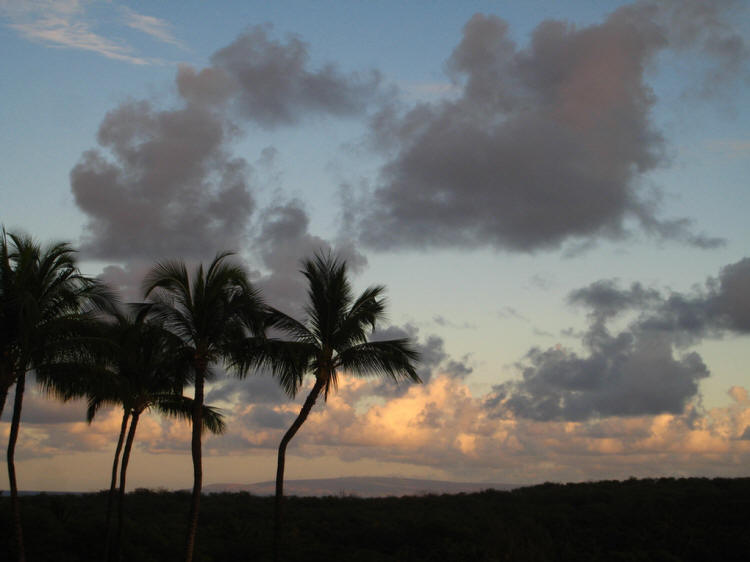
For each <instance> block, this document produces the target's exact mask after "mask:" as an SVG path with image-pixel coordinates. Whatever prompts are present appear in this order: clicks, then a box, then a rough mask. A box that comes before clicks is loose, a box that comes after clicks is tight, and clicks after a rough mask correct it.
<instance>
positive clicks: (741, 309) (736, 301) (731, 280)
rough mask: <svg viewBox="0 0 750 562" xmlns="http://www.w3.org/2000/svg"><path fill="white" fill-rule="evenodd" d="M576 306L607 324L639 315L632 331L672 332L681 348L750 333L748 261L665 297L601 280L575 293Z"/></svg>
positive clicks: (572, 300) (722, 270)
mask: <svg viewBox="0 0 750 562" xmlns="http://www.w3.org/2000/svg"><path fill="white" fill-rule="evenodd" d="M569 301H570V302H571V303H572V304H578V305H582V306H585V307H587V308H588V309H589V310H590V311H591V315H592V316H593V317H595V318H596V319H598V320H600V321H603V320H606V319H608V318H612V317H615V316H617V315H619V314H622V313H624V312H627V311H635V312H636V313H637V314H638V319H637V321H636V322H635V323H634V327H635V328H637V329H639V330H652V331H660V332H665V333H669V334H670V337H671V338H672V339H673V340H674V341H675V343H676V344H678V345H689V344H691V343H694V342H695V341H696V340H698V339H701V338H704V337H720V336H722V335H723V334H725V333H737V334H747V333H750V258H743V259H741V260H739V261H737V262H735V263H732V264H729V265H727V266H724V267H723V268H722V269H721V270H720V271H719V275H718V277H716V278H713V277H710V278H708V279H707V280H706V282H705V284H704V286H703V287H702V288H697V289H695V290H694V291H693V292H691V293H687V294H684V293H679V292H671V293H667V294H662V293H661V292H660V291H657V290H655V289H647V288H644V287H643V286H642V285H641V284H640V283H634V284H632V285H631V286H630V287H629V288H626V289H622V288H620V287H619V285H618V284H617V282H616V281H614V280H602V281H597V282H595V283H592V284H591V285H589V286H588V287H584V288H582V289H578V290H576V291H573V292H572V293H571V294H570V296H569Z"/></svg>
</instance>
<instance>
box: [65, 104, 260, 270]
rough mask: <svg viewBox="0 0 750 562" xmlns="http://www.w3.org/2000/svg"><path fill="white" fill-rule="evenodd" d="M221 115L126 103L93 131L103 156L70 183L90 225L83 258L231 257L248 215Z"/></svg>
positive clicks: (87, 160) (244, 167) (245, 191)
mask: <svg viewBox="0 0 750 562" xmlns="http://www.w3.org/2000/svg"><path fill="white" fill-rule="evenodd" d="M227 136H228V133H227V131H226V130H225V127H224V123H223V119H222V118H221V116H220V115H217V114H216V113H214V112H212V111H209V110H208V109H206V108H203V107H196V106H194V105H187V106H186V107H184V108H181V109H176V110H157V109H155V108H153V107H152V105H151V104H150V103H149V102H146V101H140V102H136V101H131V102H126V103H124V104H122V105H120V106H119V107H117V108H116V109H114V110H112V111H110V112H109V113H108V114H107V115H106V117H105V118H104V121H103V122H102V124H101V126H100V127H99V133H98V140H99V144H100V146H101V147H102V148H103V149H105V150H108V151H109V152H110V153H111V155H112V157H113V159H109V158H107V157H106V156H105V155H104V154H102V152H101V151H98V150H90V151H88V152H86V153H84V155H83V157H82V158H81V160H80V161H79V162H78V164H76V166H75V167H74V168H73V170H72V171H71V174H70V179H71V187H72V190H73V194H74V196H75V200H76V203H77V205H78V206H79V207H80V208H81V210H82V211H84V212H85V213H86V214H87V215H88V216H89V222H88V224H87V226H86V234H85V236H84V246H83V250H84V251H85V252H87V253H89V254H91V255H92V256H94V257H98V258H108V259H126V258H133V257H135V258H154V257H163V256H169V255H174V254H178V255H181V256H183V257H185V258H187V259H189V258H196V257H203V256H207V255H213V253H215V252H216V249H217V248H237V246H238V245H239V243H240V241H241V240H242V238H243V236H244V233H245V229H246V225H247V221H248V218H249V216H250V214H251V213H252V211H253V209H254V206H255V204H254V200H253V196H252V194H251V192H250V187H249V185H248V181H247V176H248V173H249V170H250V167H249V165H248V163H247V162H245V160H243V159H241V158H234V157H232V156H231V155H230V154H229V153H228V151H227V147H226V142H227Z"/></svg>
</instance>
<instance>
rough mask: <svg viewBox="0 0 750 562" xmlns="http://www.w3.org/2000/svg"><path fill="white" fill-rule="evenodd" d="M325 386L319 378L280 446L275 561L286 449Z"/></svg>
mask: <svg viewBox="0 0 750 562" xmlns="http://www.w3.org/2000/svg"><path fill="white" fill-rule="evenodd" d="M324 385H325V383H324V381H323V378H322V377H318V378H317V379H316V381H315V384H314V385H313V387H312V390H311V391H310V394H308V395H307V398H306V399H305V403H304V404H303V405H302V409H301V410H300V412H299V415H298V416H297V419H295V420H294V423H293V424H292V425H291V427H289V429H288V430H287V432H286V433H285V434H284V437H282V438H281V443H280V444H279V458H278V464H277V465H276V498H275V500H274V504H273V559H274V560H275V561H278V560H279V556H280V550H281V527H282V518H283V501H284V463H285V461H286V447H287V445H288V444H289V442H290V441H291V440H292V437H294V436H295V435H296V434H297V431H299V428H300V427H302V424H303V423H305V420H306V419H307V416H308V415H309V414H310V410H312V407H313V406H314V405H315V401H316V400H317V399H318V396H319V395H320V391H321V390H323V386H324Z"/></svg>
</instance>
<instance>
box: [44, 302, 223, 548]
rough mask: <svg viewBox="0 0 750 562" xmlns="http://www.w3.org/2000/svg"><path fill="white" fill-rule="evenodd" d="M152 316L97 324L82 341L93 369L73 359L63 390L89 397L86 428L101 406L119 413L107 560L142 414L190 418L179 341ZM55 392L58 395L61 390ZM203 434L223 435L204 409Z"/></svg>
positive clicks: (144, 309) (139, 311)
mask: <svg viewBox="0 0 750 562" xmlns="http://www.w3.org/2000/svg"><path fill="white" fill-rule="evenodd" d="M150 311H151V307H149V306H139V307H137V308H136V312H135V313H134V314H122V313H116V314H115V315H114V318H113V320H114V321H113V322H112V321H109V322H108V321H103V322H101V323H100V325H99V326H98V331H99V337H93V338H88V339H87V340H86V341H84V342H83V344H84V347H85V348H86V351H88V352H89V355H90V362H89V365H90V367H91V369H90V370H89V371H87V370H81V369H80V367H79V366H80V364H81V361H80V360H79V359H78V358H76V361H75V362H74V364H73V366H74V367H75V368H78V377H68V378H67V380H68V381H71V382H72V383H71V384H68V385H67V386H66V387H64V389H62V390H64V393H63V394H64V395H63V396H62V398H63V399H69V398H73V397H76V396H81V395H85V396H87V397H88V404H89V405H88V409H87V416H86V417H87V420H88V421H89V423H90V422H91V421H93V419H94V417H95V415H96V413H97V411H98V410H99V409H100V408H101V407H102V406H103V405H107V404H109V405H118V406H121V407H122V409H123V417H122V423H121V426H120V434H119V437H118V440H117V446H116V448H115V455H114V462H113V465H112V477H111V482H110V490H109V496H108V499H107V513H106V521H105V548H104V551H105V555H104V559H105V560H109V559H110V558H111V559H114V560H116V559H117V558H118V551H119V546H120V544H121V537H122V523H123V505H124V497H125V482H126V476H127V467H128V461H129V458H130V453H131V449H132V446H133V442H134V439H135V433H136V428H137V425H138V420H139V418H140V416H141V414H142V413H143V412H144V411H146V410H148V409H153V410H155V411H157V412H159V413H161V414H164V415H168V416H174V417H180V418H183V419H187V420H191V419H192V409H193V400H192V399H191V398H188V397H185V396H183V395H182V389H183V386H184V385H185V384H186V382H187V372H188V364H187V361H186V360H185V355H184V353H182V351H183V347H182V340H181V339H180V338H179V337H178V336H176V335H175V334H174V333H172V332H170V331H169V330H166V329H164V328H163V327H162V326H161V325H159V324H158V323H157V322H155V321H153V320H151V319H149V313H150ZM56 390H57V393H58V394H61V392H60V391H61V389H60V388H59V387H58V388H57V389H56ZM128 422H129V430H128ZM203 429H204V430H209V431H211V432H212V433H221V432H223V430H224V422H223V420H222V416H221V415H220V414H219V413H218V412H217V411H216V410H215V409H213V408H210V407H208V406H204V407H203ZM126 434H127V440H126V439H125V436H126ZM123 444H124V446H125V449H124V451H123V450H122V447H123ZM121 451H122V464H121V467H120V471H119V475H120V486H119V496H118V500H119V501H118V502H117V503H118V510H117V514H118V518H117V519H118V520H117V532H116V534H115V536H114V538H115V540H114V545H115V548H114V550H113V552H111V553H110V547H111V545H112V538H113V537H112V528H111V524H110V523H111V515H112V506H113V504H114V499H115V492H116V488H117V474H118V471H117V468H118V459H119V456H120V452H121ZM110 554H111V556H110Z"/></svg>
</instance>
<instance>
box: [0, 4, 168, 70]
mask: <svg viewBox="0 0 750 562" xmlns="http://www.w3.org/2000/svg"><path fill="white" fill-rule="evenodd" d="M128 11H129V12H130V13H132V15H133V17H134V18H136V19H137V18H148V16H140V15H139V14H136V13H135V12H132V11H131V10H128ZM0 13H2V15H4V16H5V17H6V18H8V19H10V21H11V23H9V24H8V26H9V27H10V28H12V29H15V30H16V31H17V32H18V33H20V34H21V35H22V36H23V37H25V38H26V39H30V40H32V41H38V42H41V43H45V44H47V45H50V46H52V47H58V48H67V49H79V50H83V51H91V52H94V53H97V54H100V55H102V56H105V57H107V58H109V59H114V60H119V61H123V62H128V63H131V64H137V65H146V64H156V63H158V62H159V61H158V60H156V59H152V58H146V57H141V56H138V55H137V54H135V52H134V50H133V48H132V47H131V46H130V45H128V44H126V43H123V42H121V41H114V40H112V39H109V38H107V37H105V36H103V35H100V34H98V33H96V32H95V31H94V30H93V29H92V27H91V25H90V23H89V21H88V19H87V18H86V9H85V4H84V3H82V2H79V1H77V0H63V1H57V0H43V1H41V2H21V3H18V4H13V5H11V4H7V5H5V4H3V5H2V6H0ZM153 19H154V20H156V18H153ZM141 21H142V22H143V21H144V20H143V19H141ZM156 21H158V22H160V21H161V20H156ZM162 23H163V22H162Z"/></svg>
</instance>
